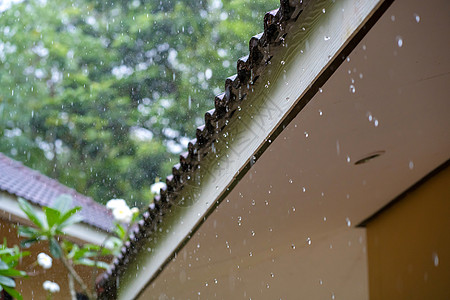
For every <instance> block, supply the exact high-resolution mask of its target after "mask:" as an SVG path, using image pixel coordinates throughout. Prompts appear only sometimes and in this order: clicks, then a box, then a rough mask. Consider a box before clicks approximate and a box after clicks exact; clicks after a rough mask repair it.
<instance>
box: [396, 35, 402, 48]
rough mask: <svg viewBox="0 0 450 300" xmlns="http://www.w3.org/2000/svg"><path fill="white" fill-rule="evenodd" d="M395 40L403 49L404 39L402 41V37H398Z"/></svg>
mask: <svg viewBox="0 0 450 300" xmlns="http://www.w3.org/2000/svg"><path fill="white" fill-rule="evenodd" d="M395 39H396V40H397V45H398V47H399V48H401V47H402V46H403V39H402V37H401V36H399V35H398V36H397V37H396V38H395Z"/></svg>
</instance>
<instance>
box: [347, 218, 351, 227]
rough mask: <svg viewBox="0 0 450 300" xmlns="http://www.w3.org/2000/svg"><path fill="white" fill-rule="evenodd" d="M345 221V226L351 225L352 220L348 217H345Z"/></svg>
mask: <svg viewBox="0 0 450 300" xmlns="http://www.w3.org/2000/svg"><path fill="white" fill-rule="evenodd" d="M345 222H346V223H347V227H350V226H352V222H351V221H350V219H349V218H348V217H347V218H345Z"/></svg>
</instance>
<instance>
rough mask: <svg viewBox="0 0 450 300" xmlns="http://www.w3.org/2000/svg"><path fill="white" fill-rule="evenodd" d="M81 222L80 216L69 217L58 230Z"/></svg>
mask: <svg viewBox="0 0 450 300" xmlns="http://www.w3.org/2000/svg"><path fill="white" fill-rule="evenodd" d="M83 220H84V219H83V217H82V216H80V215H73V216H71V217H70V218H68V219H67V220H66V221H64V222H63V223H61V224H60V225H59V226H58V230H62V229H63V228H65V227H67V226H70V225H73V224H76V223H79V222H81V221H83Z"/></svg>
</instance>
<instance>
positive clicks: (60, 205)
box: [52, 194, 72, 214]
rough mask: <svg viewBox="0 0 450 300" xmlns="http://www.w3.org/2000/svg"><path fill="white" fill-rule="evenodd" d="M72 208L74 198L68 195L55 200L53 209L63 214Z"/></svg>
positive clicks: (62, 195)
mask: <svg viewBox="0 0 450 300" xmlns="http://www.w3.org/2000/svg"><path fill="white" fill-rule="evenodd" d="M71 206H72V196H70V195H68V194H61V195H59V196H58V197H56V199H55V200H53V205H52V208H53V209H56V210H58V211H60V212H61V213H62V214H64V213H66V212H67V211H68V210H69V209H70V207H71Z"/></svg>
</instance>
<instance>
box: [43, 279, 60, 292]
mask: <svg viewBox="0 0 450 300" xmlns="http://www.w3.org/2000/svg"><path fill="white" fill-rule="evenodd" d="M42 287H43V288H44V290H46V291H49V292H50V293H58V292H59V285H58V284H57V283H56V282H53V281H49V280H46V281H44V283H43V284H42Z"/></svg>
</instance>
